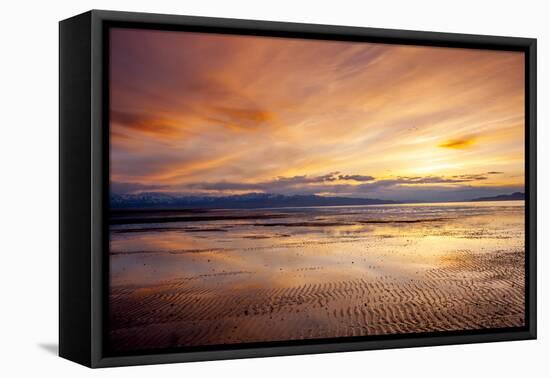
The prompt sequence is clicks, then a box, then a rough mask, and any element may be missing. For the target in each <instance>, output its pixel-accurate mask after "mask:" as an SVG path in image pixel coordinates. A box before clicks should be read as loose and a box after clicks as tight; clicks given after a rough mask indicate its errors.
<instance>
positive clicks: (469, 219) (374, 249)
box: [111, 201, 524, 286]
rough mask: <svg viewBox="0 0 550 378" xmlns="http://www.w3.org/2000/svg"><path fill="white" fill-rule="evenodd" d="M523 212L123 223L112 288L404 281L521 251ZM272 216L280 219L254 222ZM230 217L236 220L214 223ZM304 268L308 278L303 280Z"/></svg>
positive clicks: (467, 209)
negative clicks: (457, 262)
mask: <svg viewBox="0 0 550 378" xmlns="http://www.w3.org/2000/svg"><path fill="white" fill-rule="evenodd" d="M523 205H524V204H523V201H508V202H473V203H443V204H439V203H438V204H416V205H381V206H346V207H312V208H285V209H259V210H211V211H208V212H207V213H206V214H204V217H205V218H211V219H214V220H206V221H193V222H187V221H184V222H171V223H140V224H123V225H116V226H112V227H111V230H112V232H111V254H112V257H111V284H112V285H113V286H117V285H150V284H157V283H162V282H166V281H170V280H173V279H178V278H182V277H189V276H199V275H203V274H212V273H220V272H232V271H250V272H254V274H253V275H249V276H246V277H238V278H237V277H231V278H228V277H224V276H220V277H223V278H220V280H221V281H223V282H224V285H225V284H227V281H228V280H230V281H237V282H238V281H240V280H246V284H248V285H257V284H258V282H256V281H260V282H261V283H263V284H266V285H269V286H274V285H279V284H283V285H284V284H285V282H281V281H288V280H291V281H293V282H308V281H317V280H320V281H323V280H330V279H334V278H344V277H348V278H351V277H354V276H357V277H364V276H365V275H366V276H369V275H372V274H375V272H374V271H373V269H371V268H370V267H372V266H373V265H378V264H379V263H380V261H381V260H384V265H383V266H381V267H380V268H379V269H377V270H376V274H386V273H388V272H392V273H398V272H399V273H400V274H402V275H406V274H407V273H410V272H415V271H416V270H417V269H419V268H428V267H430V266H432V265H434V264H437V263H438V261H439V259H438V257H440V256H441V255H445V254H446V253H449V252H450V251H454V250H456V249H470V250H473V251H478V252H483V251H484V250H494V249H510V248H512V249H513V248H517V249H523V248H524V247H523V243H524V240H523V228H524V215H523V212H524V206H523ZM266 214H271V215H273V216H274V218H273V219H261V220H258V219H255V217H254V216H255V215H258V216H259V215H264V216H265V215H266ZM227 215H233V216H235V218H237V219H231V220H224V219H222V220H216V219H217V218H223V217H224V216H227ZM147 216H155V217H159V216H161V217H162V216H166V217H169V216H174V213H170V214H163V213H157V214H154V213H153V214H147ZM239 216H247V217H249V219H238V217H239ZM167 225H168V226H167ZM315 267H320V268H319V269H312V268H315ZM321 267H322V268H321ZM304 269H307V272H308V273H307V274H304V273H301V272H302V271H303V270H304ZM293 271H294V272H295V273H291V272H293ZM280 272H285V274H284V275H281V274H280ZM315 272H317V273H315ZM209 281H210V283H211V282H212V280H209ZM239 284H240V285H243V284H245V283H244V282H239Z"/></svg>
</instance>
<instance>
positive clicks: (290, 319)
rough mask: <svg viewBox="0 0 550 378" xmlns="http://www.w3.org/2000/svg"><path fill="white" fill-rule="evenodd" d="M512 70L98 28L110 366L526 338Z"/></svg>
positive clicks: (471, 55) (518, 67) (401, 54)
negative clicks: (510, 332)
mask: <svg viewBox="0 0 550 378" xmlns="http://www.w3.org/2000/svg"><path fill="white" fill-rule="evenodd" d="M524 81H525V57H524V53H523V52H516V51H500V50H498V51H497V50H482V49H462V48H447V47H430V46H416V45H398V44H381V43H367V42H348V41H329V40H314V39H296V38H275V37H264V36H246V35H228V34H213V33H197V32H182V31H163V30H153V29H150V30H149V29H132V28H111V29H110V46H109V139H110V154H109V155H110V158H109V160H110V225H109V228H110V236H109V238H110V250H109V260H110V262H109V272H110V273H109V274H110V284H109V287H110V292H109V317H108V318H109V322H108V335H109V345H110V348H111V349H112V351H113V352H115V353H122V354H124V353H133V352H139V351H150V350H164V349H170V348H185V347H201V346H215V345H232V344H247V343H258V342H278V341H297V340H312V339H319V340H321V339H329V338H330V339H332V338H347V337H365V336H374V335H377V336H380V335H395V334H402V335H406V334H418V333H433V332H449V331H472V330H488V329H505V328H506V329H508V328H515V327H523V326H524V325H525V266H524V261H525V194H524V193H525V171H524V168H525V135H524V133H525V82H524Z"/></svg>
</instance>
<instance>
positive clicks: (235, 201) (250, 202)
mask: <svg viewBox="0 0 550 378" xmlns="http://www.w3.org/2000/svg"><path fill="white" fill-rule="evenodd" d="M392 203H398V202H396V201H390V200H380V199H372V198H348V197H323V196H317V195H291V196H287V195H282V194H266V193H251V194H243V195H235V196H226V197H200V196H181V195H173V194H168V193H140V194H112V195H111V208H113V209H138V208H141V209H144V208H156V209H161V208H171V209H178V208H179V209H199V208H200V209H252V208H270V207H308V206H351V205H381V204H392Z"/></svg>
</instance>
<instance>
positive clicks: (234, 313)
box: [110, 250, 525, 351]
mask: <svg viewBox="0 0 550 378" xmlns="http://www.w3.org/2000/svg"><path fill="white" fill-rule="evenodd" d="M304 269H309V268H307V267H305V268H304ZM220 274H224V275H235V276H243V278H246V276H247V275H252V274H254V272H248V271H236V272H226V273H220ZM216 278H218V277H216V275H215V274H214V275H202V276H193V277H184V278H182V279H179V280H175V281H172V282H168V283H165V284H159V285H157V286H148V287H143V288H139V287H124V286H119V287H114V288H112V289H111V295H110V308H111V312H110V313H111V317H110V329H111V332H110V338H111V345H112V347H113V348H114V350H115V351H130V350H140V349H151V348H168V347H181V346H198V345H215V344H232V343H243V342H263V341H280V340H300V339H314V338H333V337H347V336H365V335H384V334H405V333H418V332H433V331H452V330H471V329H484V328H501V327H519V326H523V325H524V308H525V303H524V298H525V292H524V290H525V286H524V283H525V277H524V253H523V251H520V250H517V251H494V252H490V253H489V252H487V253H483V254H480V253H472V252H469V251H468V250H465V251H457V252H456V253H454V254H452V255H449V256H448V257H444V258H442V261H441V264H440V266H439V267H438V268H434V269H428V270H426V271H423V272H420V273H419V274H418V276H415V277H413V278H408V279H403V278H402V277H400V278H397V277H392V276H382V277H378V278H370V279H366V278H365V279H351V280H337V281H332V282H318V283H307V284H303V285H294V286H292V285H290V286H288V287H278V288H269V287H264V288H262V287H256V288H247V287H242V288H238V287H237V288H235V287H224V286H223V285H222V286H215V285H207V283H208V280H212V279H216Z"/></svg>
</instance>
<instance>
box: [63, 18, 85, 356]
mask: <svg viewBox="0 0 550 378" xmlns="http://www.w3.org/2000/svg"><path fill="white" fill-rule="evenodd" d="M90 22H91V12H86V13H83V14H80V15H78V16H75V17H71V18H69V19H66V20H64V21H61V22H59V355H60V356H61V357H63V358H66V359H68V360H71V361H74V362H77V363H79V364H82V365H85V366H91V365H92V362H91V358H90V349H91V344H92V342H93V337H92V334H91V326H92V319H91V312H92V303H91V299H92V296H93V293H92V290H91V287H90V280H91V278H92V276H93V272H92V270H91V266H90V259H91V250H90V243H91V239H92V235H91V233H90V216H91V205H90V196H91V189H90V183H91V177H90V170H89V168H88V167H89V166H90V165H89V163H90V151H91V148H92V146H91V141H90V118H91V113H92V109H91V108H90V95H91V76H90V72H91V62H90V56H91V45H92V41H91V38H90V32H91V23H90Z"/></svg>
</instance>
